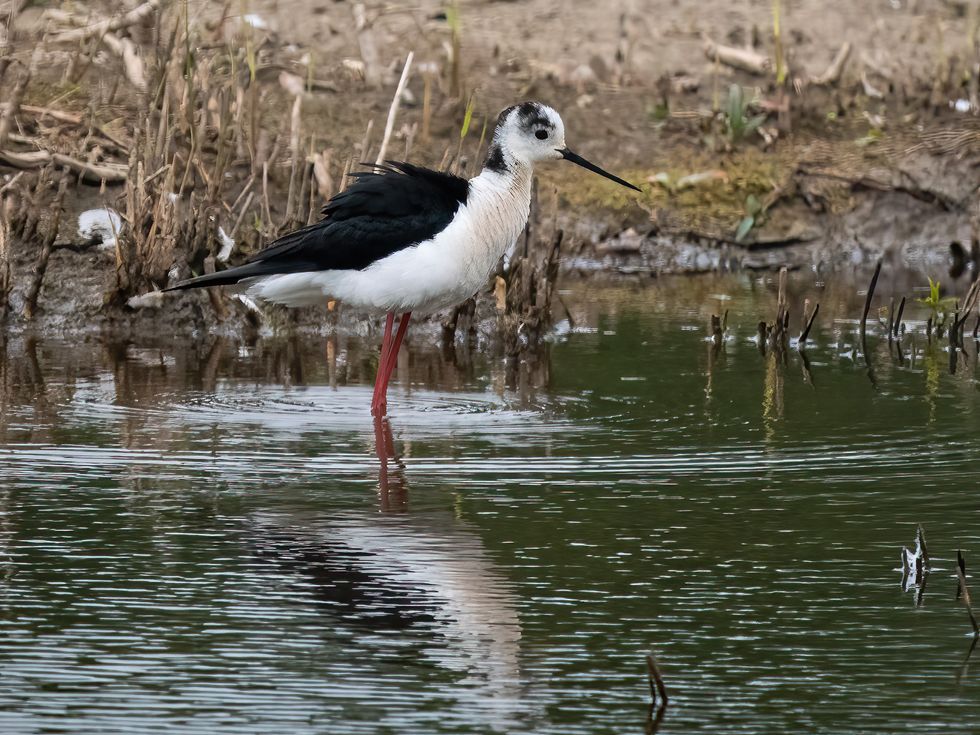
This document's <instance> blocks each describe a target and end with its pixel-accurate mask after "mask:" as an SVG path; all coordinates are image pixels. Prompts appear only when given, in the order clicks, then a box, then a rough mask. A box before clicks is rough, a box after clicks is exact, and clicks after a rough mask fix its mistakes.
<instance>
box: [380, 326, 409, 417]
mask: <svg viewBox="0 0 980 735" xmlns="http://www.w3.org/2000/svg"><path fill="white" fill-rule="evenodd" d="M411 317H412V312H410V311H406V312H405V313H404V314H402V318H401V319H399V320H398V331H397V332H396V333H395V338H394V340H393V341H392V344H391V349H390V350H389V351H388V354H387V355H386V357H385V359H383V360H382V363H381V365H380V366H379V367H378V381H380V382H379V383H378V385H380V388H378V387H376V388H375V391H376V392H377V398H376V401H375V402H374V403H372V404H371V413H372V414H373V415H374V416H384V415H385V414H386V413H387V411H388V381H389V380H391V375H392V373H394V372H395V365H397V364H398V350H399V349H400V348H401V346H402V340H404V339H405V332H407V331H408V320H409V319H410V318H411ZM382 371H383V372H382Z"/></svg>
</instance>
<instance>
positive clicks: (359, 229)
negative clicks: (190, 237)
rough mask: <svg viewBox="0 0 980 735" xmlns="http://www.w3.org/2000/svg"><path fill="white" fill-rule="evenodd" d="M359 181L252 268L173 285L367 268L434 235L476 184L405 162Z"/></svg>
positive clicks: (263, 254)
mask: <svg viewBox="0 0 980 735" xmlns="http://www.w3.org/2000/svg"><path fill="white" fill-rule="evenodd" d="M351 177H352V178H353V179H354V183H353V184H351V185H350V186H349V187H347V189H345V190H344V191H342V192H340V193H339V194H337V195H335V196H334V197H332V198H331V199H330V200H329V201H328V202H327V203H326V205H325V206H324V207H323V215H324V218H323V219H322V220H320V221H319V222H316V223H314V224H312V225H308V226H306V227H301V228H300V229H298V230H295V231H293V232H290V233H289V234H287V235H284V236H283V237H281V238H279V239H278V240H276V241H275V242H273V243H271V244H270V245H269V246H268V247H267V248H265V249H264V250H262V251H260V252H258V253H256V254H255V255H254V256H252V257H251V258H250V259H249V260H248V261H247V262H246V263H245V265H242V266H238V267H237V268H230V269H228V270H224V271H220V272H218V273H214V274H212V275H210V276H201V277H199V278H193V279H191V280H189V281H184V282H183V283H179V284H177V285H176V286H174V287H173V289H185V288H198V287H201V286H218V285H224V284H231V283H237V282H238V281H240V280H242V279H243V278H255V277H259V276H268V275H275V274H280V273H302V272H307V271H322V270H363V269H364V268H367V267H368V266H369V265H371V264H372V263H374V262H376V261H378V260H380V259H382V258H384V257H386V256H388V255H391V254H392V253H394V252H396V251H398V250H401V249H403V248H406V247H410V246H412V245H416V244H418V243H420V242H423V241H425V240H428V239H430V238H432V237H434V236H435V235H436V234H437V233H438V232H440V231H441V230H443V229H445V227H446V226H447V225H448V224H449V223H450V222H451V221H452V219H453V217H454V216H455V215H456V212H457V210H458V209H459V207H460V205H461V204H463V203H465V202H466V196H467V193H468V191H469V182H467V181H466V179H463V178H460V177H459V176H453V175H452V174H447V173H443V172H441V171H432V170H430V169H426V168H422V167H420V166H414V165H412V164H410V163H405V162H402V161H387V162H386V163H385V164H383V165H380V166H377V167H375V169H374V170H373V171H357V172H355V173H352V174H351Z"/></svg>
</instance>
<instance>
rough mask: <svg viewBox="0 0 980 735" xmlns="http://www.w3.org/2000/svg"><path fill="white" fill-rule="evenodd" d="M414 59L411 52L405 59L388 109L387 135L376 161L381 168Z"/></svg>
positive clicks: (413, 53) (383, 139)
mask: <svg viewBox="0 0 980 735" xmlns="http://www.w3.org/2000/svg"><path fill="white" fill-rule="evenodd" d="M414 58H415V52H414V51H409V52H408V56H407V57H406V58H405V66H403V67H402V75H401V78H400V79H399V80H398V86H397V87H395V96H394V98H392V100H391V107H389V108H388V120H387V122H385V133H384V137H383V138H382V139H381V149H380V150H379V151H378V158H377V160H376V161H375V165H379V166H380V165H381V164H382V163H384V160H385V154H386V153H387V152H388V141H389V140H391V133H392V131H393V130H394V128H395V117H396V116H397V115H398V108H399V106H400V105H401V99H402V94H403V93H404V92H405V85H406V84H408V75H409V72H410V71H411V69H412V59H414Z"/></svg>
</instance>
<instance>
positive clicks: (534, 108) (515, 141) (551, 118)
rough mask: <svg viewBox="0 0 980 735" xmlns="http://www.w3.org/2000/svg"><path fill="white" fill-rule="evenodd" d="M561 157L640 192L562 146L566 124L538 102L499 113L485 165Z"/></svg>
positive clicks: (496, 166) (507, 165) (501, 165)
mask: <svg viewBox="0 0 980 735" xmlns="http://www.w3.org/2000/svg"><path fill="white" fill-rule="evenodd" d="M562 158H564V159H565V160H566V161H571V162H572V163H577V164H578V165H579V166H582V167H583V168H586V169H588V170H589V171H593V172H595V173H597V174H599V175H600V176H605V177H606V178H607V179H611V180H612V181H615V182H616V183H617V184H622V185H623V186H627V187H629V188H630V189H636V191H640V189H639V188H637V187H636V186H633V184H630V183H629V182H627V181H623V180H622V179H621V178H619V177H618V176H613V175H612V174H611V173H609V172H608V171H604V170H603V169H601V168H599V167H598V166H596V165H595V164H594V163H590V162H589V161H587V160H585V159H584V158H582V157H581V156H580V155H578V154H577V153H573V152H572V151H570V150H569V149H568V147H567V146H566V145H565V124H564V123H563V122H562V120H561V116H560V115H559V114H558V113H557V112H556V111H555V110H554V109H552V108H551V107H548V106H547V105H545V104H542V103H540V102H524V103H522V104H519V105H514V106H512V107H508V108H507V109H506V110H504V111H503V112H501V113H500V115H499V117H498V118H497V125H496V127H495V129H494V132H493V140H492V141H491V143H490V150H489V152H488V154H487V161H486V166H487V168H490V169H492V170H497V171H501V172H503V171H506V170H508V169H509V168H510V167H512V166H513V165H518V166H521V165H523V166H532V165H533V164H534V163H536V162H537V161H549V160H552V161H554V160H558V159H562Z"/></svg>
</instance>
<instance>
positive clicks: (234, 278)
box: [163, 260, 316, 291]
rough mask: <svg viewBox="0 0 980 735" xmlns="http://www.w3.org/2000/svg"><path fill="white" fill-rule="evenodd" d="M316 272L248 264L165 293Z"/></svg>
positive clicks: (301, 265) (298, 266) (183, 283)
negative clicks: (246, 280) (274, 276)
mask: <svg viewBox="0 0 980 735" xmlns="http://www.w3.org/2000/svg"><path fill="white" fill-rule="evenodd" d="M307 270H316V269H315V268H311V267H310V264H308V263H288V264H284V263H275V262H268V261H261V260H260V261H256V262H254V263H246V264H245V265H240V266H237V267H235V268H228V269H226V270H223V271H218V272H217V273H209V274H207V275H204V276H197V277H196V278H189V279H187V280H186V281H181V282H180V283H177V284H174V285H173V286H170V287H168V288H165V289H163V290H164V291H186V290H188V289H191V288H210V287H211V286H231V285H234V284H236V283H240V282H241V281H243V280H245V279H246V278H258V277H260V276H273V275H279V274H283V273H298V272H301V271H307Z"/></svg>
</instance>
